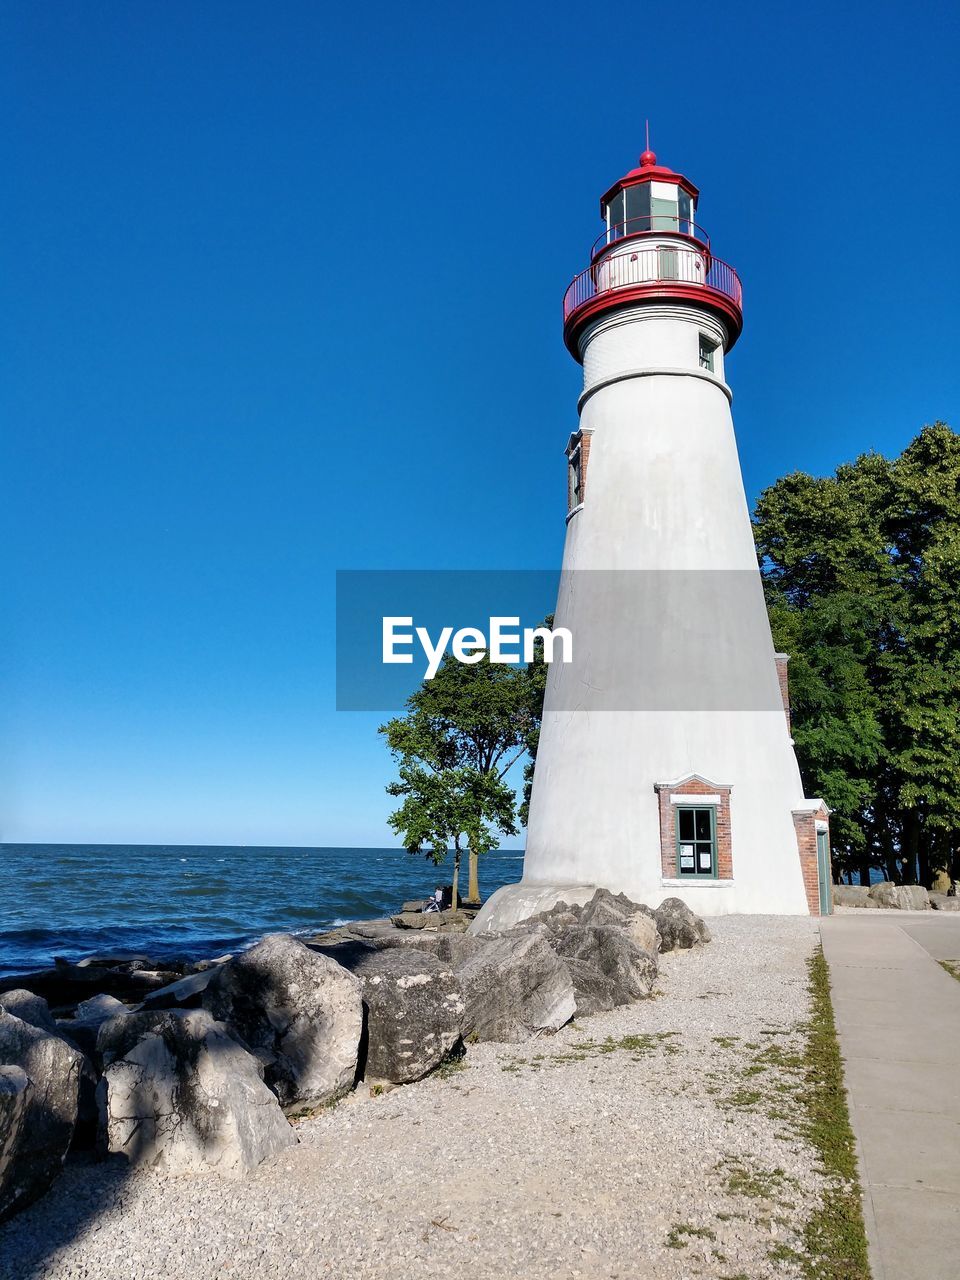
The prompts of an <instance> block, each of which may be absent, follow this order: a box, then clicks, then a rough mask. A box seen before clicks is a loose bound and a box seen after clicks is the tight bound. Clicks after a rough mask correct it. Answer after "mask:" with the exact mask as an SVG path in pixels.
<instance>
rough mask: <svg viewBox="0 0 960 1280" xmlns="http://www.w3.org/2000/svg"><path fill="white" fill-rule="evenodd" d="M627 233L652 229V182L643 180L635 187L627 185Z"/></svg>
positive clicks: (633, 233)
mask: <svg viewBox="0 0 960 1280" xmlns="http://www.w3.org/2000/svg"><path fill="white" fill-rule="evenodd" d="M625 195H626V199H627V234H628V235H635V234H636V233H637V232H638V231H649V230H650V184H649V182H641V183H639V184H638V185H637V186H635V187H627V189H626V192H625Z"/></svg>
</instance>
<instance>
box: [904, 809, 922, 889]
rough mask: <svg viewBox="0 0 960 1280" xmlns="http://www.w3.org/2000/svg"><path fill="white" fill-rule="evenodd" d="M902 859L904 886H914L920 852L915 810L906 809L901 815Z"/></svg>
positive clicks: (918, 820) (918, 824)
mask: <svg viewBox="0 0 960 1280" xmlns="http://www.w3.org/2000/svg"><path fill="white" fill-rule="evenodd" d="M902 852H903V859H904V866H903V871H904V876H903V880H904V883H905V884H916V883H917V878H918V867H917V855H918V854H919V852H920V815H919V813H918V812H917V810H916V809H907V810H906V812H905V813H904V815H903V851H902Z"/></svg>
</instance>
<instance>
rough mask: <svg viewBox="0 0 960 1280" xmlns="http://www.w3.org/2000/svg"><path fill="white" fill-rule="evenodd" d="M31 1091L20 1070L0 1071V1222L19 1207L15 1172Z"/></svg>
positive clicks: (9, 1068) (25, 1076) (19, 1068)
mask: <svg viewBox="0 0 960 1280" xmlns="http://www.w3.org/2000/svg"><path fill="white" fill-rule="evenodd" d="M30 1090H31V1084H30V1081H29V1079H28V1078H27V1073H26V1072H25V1071H24V1070H23V1068H22V1067H0V1222H2V1221H3V1219H4V1218H6V1217H9V1215H10V1214H11V1213H14V1212H15V1211H16V1209H17V1207H18V1204H17V1199H18V1197H17V1194H16V1188H17V1178H16V1170H17V1165H18V1162H19V1155H20V1148H21V1145H22V1143H23V1136H24V1135H23V1125H24V1120H25V1118H26V1114H27V1107H28V1103H29V1100H30Z"/></svg>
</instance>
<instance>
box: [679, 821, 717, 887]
mask: <svg viewBox="0 0 960 1280" xmlns="http://www.w3.org/2000/svg"><path fill="white" fill-rule="evenodd" d="M716 815H717V811H716V809H715V808H714V807H713V806H712V805H711V806H709V807H703V808H696V809H695V808H692V807H691V808H687V807H686V806H681V807H678V808H677V811H676V824H677V827H676V829H677V875H678V876H681V877H687V876H711V877H713V878H716V874H717V816H716Z"/></svg>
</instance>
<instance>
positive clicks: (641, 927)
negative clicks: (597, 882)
mask: <svg viewBox="0 0 960 1280" xmlns="http://www.w3.org/2000/svg"><path fill="white" fill-rule="evenodd" d="M578 923H579V924H580V925H582V926H584V927H605V926H614V927H617V928H622V929H626V931H627V933H628V935H629V936H630V938H631V939H632V941H633V942H635V943H636V945H637V946H638V947H639V948H640V950H641V951H646V952H649V953H650V954H652V955H656V953H657V951H658V950H659V948H660V934H659V932H658V931H657V917H656V913H655V912H654V911H653V910H652V909H651V908H650V907H647V906H644V905H643V904H642V903H639V902H633V901H632V900H631V899H630V898H628V897H627V895H626V894H625V893H611V892H610V890H609V889H598V890H597V892H596V893H595V894H594V895H593V897H592V898H591V899H590V901H589V902H588V903H586V904H585V906H584V907H583V908H582V909H581V911H580V913H579V917H578Z"/></svg>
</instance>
